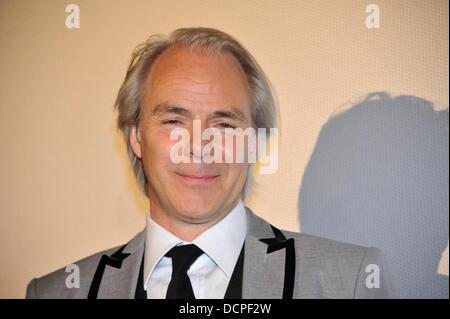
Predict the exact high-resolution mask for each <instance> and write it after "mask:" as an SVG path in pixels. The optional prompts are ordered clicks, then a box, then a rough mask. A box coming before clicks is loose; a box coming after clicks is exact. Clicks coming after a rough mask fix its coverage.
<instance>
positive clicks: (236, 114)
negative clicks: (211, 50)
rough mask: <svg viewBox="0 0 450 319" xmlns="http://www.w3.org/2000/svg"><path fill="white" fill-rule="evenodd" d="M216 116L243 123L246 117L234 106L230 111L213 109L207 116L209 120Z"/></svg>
mask: <svg viewBox="0 0 450 319" xmlns="http://www.w3.org/2000/svg"><path fill="white" fill-rule="evenodd" d="M217 118H230V119H235V120H239V121H242V122H244V123H246V122H247V117H246V116H245V114H244V113H243V112H241V111H239V110H238V109H236V108H233V109H232V110H231V111H215V112H213V113H212V114H210V115H209V116H208V119H209V120H212V119H217Z"/></svg>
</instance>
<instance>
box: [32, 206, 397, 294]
mask: <svg viewBox="0 0 450 319" xmlns="http://www.w3.org/2000/svg"><path fill="white" fill-rule="evenodd" d="M247 225H248V232H247V237H246V240H245V246H244V247H245V251H244V263H243V272H242V298H283V297H284V298H339V299H341V298H391V297H393V295H392V287H391V280H390V278H389V273H388V270H387V267H386V264H385V261H384V258H383V256H382V252H381V251H380V250H379V249H377V248H367V247H362V246H357V245H352V244H346V243H341V242H337V241H333V240H329V239H324V238H319V237H315V236H311V235H306V234H302V233H294V232H288V231H279V230H278V229H276V228H275V227H273V226H271V225H270V224H269V223H267V222H266V221H265V220H263V219H261V218H259V217H258V216H256V215H255V214H253V213H252V212H251V211H250V210H249V209H248V208H247ZM144 238H145V231H142V232H141V233H139V234H138V235H136V236H135V237H134V238H133V239H132V240H131V241H130V242H129V243H128V244H127V245H126V246H125V247H124V248H123V251H119V252H117V250H118V248H119V247H116V248H113V249H109V250H106V251H103V252H100V253H97V254H95V255H92V256H90V257H87V258H84V259H82V260H80V261H78V262H76V263H75V264H76V265H78V267H79V270H80V272H79V274H80V286H79V288H75V287H72V288H69V287H70V285H69V287H68V285H66V279H67V278H68V276H69V275H70V273H69V272H66V268H62V269H60V270H57V271H55V272H53V273H50V274H48V275H46V276H43V277H41V278H35V279H33V280H32V281H31V282H30V283H29V284H28V287H27V298H87V297H88V293H89V290H90V287H91V285H92V282H93V279H94V275H95V274H96V273H97V276H96V277H98V272H99V271H98V269H97V268H99V267H98V266H99V263H101V262H102V260H103V259H105V258H106V259H108V258H109V259H110V260H112V263H111V264H106V265H104V270H103V272H102V273H101V274H100V277H101V278H100V279H101V281H99V282H98V284H99V286H98V293H97V298H134V295H135V291H136V285H137V282H138V275H139V270H140V265H141V260H142V256H143V253H144V241H145V240H144ZM113 254H115V255H113ZM117 254H118V255H119V256H123V257H124V258H120V259H122V260H121V261H118V260H116V259H114V258H116V257H117ZM111 257H112V258H111ZM97 279H98V278H97ZM97 281H98V280H97Z"/></svg>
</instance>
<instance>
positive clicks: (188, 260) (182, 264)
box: [165, 244, 203, 274]
mask: <svg viewBox="0 0 450 319" xmlns="http://www.w3.org/2000/svg"><path fill="white" fill-rule="evenodd" d="M202 254H203V250H201V249H200V248H198V247H197V246H195V245H193V244H189V245H183V246H176V247H173V248H172V249H171V250H169V252H168V253H167V254H166V255H165V256H166V257H170V258H172V272H173V273H174V274H175V273H184V274H186V273H187V271H188V270H189V268H190V267H191V265H192V264H193V263H194V261H196V260H197V258H198V257H200V256H201V255H202Z"/></svg>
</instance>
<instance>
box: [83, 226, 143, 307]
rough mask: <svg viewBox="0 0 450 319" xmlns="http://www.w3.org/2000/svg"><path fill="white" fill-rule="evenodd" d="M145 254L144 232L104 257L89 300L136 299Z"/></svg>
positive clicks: (97, 271)
mask: <svg viewBox="0 0 450 319" xmlns="http://www.w3.org/2000/svg"><path fill="white" fill-rule="evenodd" d="M143 253H144V232H141V233H139V234H138V235H137V236H136V237H134V238H133V239H132V240H131V241H130V242H129V243H128V244H126V245H125V246H122V247H121V248H120V249H118V250H117V251H115V252H113V253H112V254H110V255H103V256H102V258H101V260H100V263H99V265H98V267H97V270H96V273H95V275H94V278H93V281H92V284H91V287H90V290H89V294H88V298H90V299H93V298H94V299H95V298H98V299H102V298H111V299H114V298H118V299H122V298H123V299H129V298H134V297H135V293H136V284H137V281H138V275H139V269H140V266H141V261H142V257H143Z"/></svg>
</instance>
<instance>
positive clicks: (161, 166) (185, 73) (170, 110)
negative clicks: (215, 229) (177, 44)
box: [131, 48, 251, 227]
mask: <svg viewBox="0 0 450 319" xmlns="http://www.w3.org/2000/svg"><path fill="white" fill-rule="evenodd" d="M141 112H142V114H141V120H140V124H139V125H140V127H139V130H140V132H141V141H140V142H138V141H136V134H135V132H134V131H133V133H132V134H131V144H132V146H133V150H134V152H135V154H136V155H137V156H138V157H141V158H142V161H143V164H144V168H145V173H146V176H147V180H148V183H149V192H148V195H149V198H150V206H151V212H152V217H153V218H154V219H155V220H157V221H159V222H160V223H164V224H167V223H169V224H170V223H171V222H172V223H173V222H174V221H175V222H177V223H179V222H184V223H190V224H215V223H217V222H218V221H220V219H221V218H223V217H224V216H225V214H226V213H228V212H229V211H230V210H231V209H232V208H233V207H234V205H235V204H236V203H237V201H238V199H239V197H240V195H241V192H242V189H243V186H244V183H245V179H246V175H247V170H248V164H246V163H212V164H206V163H203V162H202V163H199V164H195V163H192V162H191V163H180V164H175V163H173V162H172V161H171V158H170V150H171V147H172V146H173V145H174V144H176V143H177V141H178V140H171V139H170V133H171V131H172V130H173V129H175V128H185V129H187V130H188V131H189V133H190V137H191V150H192V146H193V145H192V135H193V121H194V120H200V122H201V129H202V131H203V130H204V129H206V128H210V127H214V128H218V129H220V130H224V129H225V128H238V127H240V128H243V129H245V128H247V127H250V126H251V98H250V95H249V88H248V85H247V80H246V76H245V74H244V72H243V70H242V69H241V67H240V65H239V63H238V62H237V60H236V59H235V58H234V57H233V56H232V55H231V54H229V53H223V54H220V55H207V54H206V53H203V52H201V51H199V50H196V51H189V50H187V49H184V48H171V49H168V50H167V51H165V52H164V53H163V54H162V55H161V56H160V57H159V58H158V59H157V60H156V61H155V63H154V64H153V66H152V69H151V71H150V73H149V75H148V79H147V82H146V87H145V92H144V96H143V99H142V110H141ZM206 143H208V141H206V142H205V141H204V142H203V145H204V144H206ZM166 226H168V227H170V225H166Z"/></svg>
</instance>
